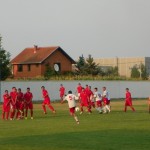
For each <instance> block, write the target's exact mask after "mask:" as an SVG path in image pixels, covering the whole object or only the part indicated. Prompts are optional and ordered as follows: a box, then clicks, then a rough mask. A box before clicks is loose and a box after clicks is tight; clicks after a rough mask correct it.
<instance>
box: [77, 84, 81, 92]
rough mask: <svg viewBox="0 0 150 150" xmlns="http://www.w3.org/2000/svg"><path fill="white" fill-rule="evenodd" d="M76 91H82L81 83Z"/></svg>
mask: <svg viewBox="0 0 150 150" xmlns="http://www.w3.org/2000/svg"><path fill="white" fill-rule="evenodd" d="M77 92H78V93H81V92H82V86H81V85H79V86H77Z"/></svg>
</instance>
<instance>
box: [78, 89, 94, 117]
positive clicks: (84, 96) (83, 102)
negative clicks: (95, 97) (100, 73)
mask: <svg viewBox="0 0 150 150" xmlns="http://www.w3.org/2000/svg"><path fill="white" fill-rule="evenodd" d="M80 99H81V101H80V109H81V112H80V114H82V113H83V107H86V108H87V111H88V112H89V114H90V113H91V112H92V111H91V109H90V106H89V101H88V95H87V93H86V91H85V89H84V88H82V92H81V93H80Z"/></svg>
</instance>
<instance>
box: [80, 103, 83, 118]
mask: <svg viewBox="0 0 150 150" xmlns="http://www.w3.org/2000/svg"><path fill="white" fill-rule="evenodd" d="M82 113H83V104H82V103H81V104H80V115H81V114H82Z"/></svg>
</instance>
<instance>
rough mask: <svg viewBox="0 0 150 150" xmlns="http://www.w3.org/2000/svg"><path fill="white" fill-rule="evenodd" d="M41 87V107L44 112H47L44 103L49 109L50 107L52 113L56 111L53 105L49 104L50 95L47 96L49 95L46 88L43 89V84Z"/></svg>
mask: <svg viewBox="0 0 150 150" xmlns="http://www.w3.org/2000/svg"><path fill="white" fill-rule="evenodd" d="M41 89H42V96H43V98H44V100H43V103H42V107H43V111H44V114H47V112H46V107H45V105H48V107H49V109H50V110H51V111H52V112H53V113H56V111H55V109H54V107H53V106H52V105H51V101H50V97H49V95H48V92H47V90H46V89H45V87H44V86H42V87H41Z"/></svg>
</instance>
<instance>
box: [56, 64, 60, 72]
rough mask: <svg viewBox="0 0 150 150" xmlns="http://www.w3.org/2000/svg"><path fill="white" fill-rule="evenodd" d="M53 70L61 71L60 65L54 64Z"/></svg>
mask: <svg viewBox="0 0 150 150" xmlns="http://www.w3.org/2000/svg"><path fill="white" fill-rule="evenodd" d="M54 70H55V71H56V72H59V71H61V64H60V63H55V64H54Z"/></svg>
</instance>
